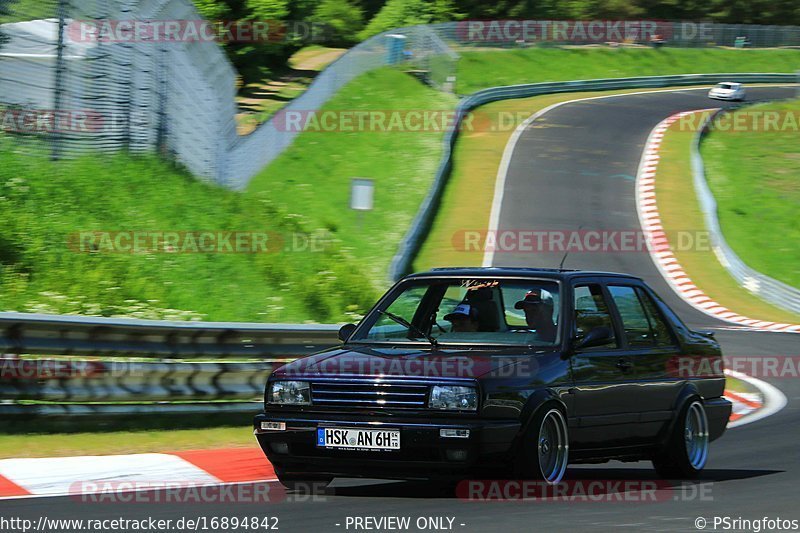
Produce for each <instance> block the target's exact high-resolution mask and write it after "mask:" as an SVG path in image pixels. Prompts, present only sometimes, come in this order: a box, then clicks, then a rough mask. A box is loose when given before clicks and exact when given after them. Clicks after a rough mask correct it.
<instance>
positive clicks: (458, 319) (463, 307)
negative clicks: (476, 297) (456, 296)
mask: <svg viewBox="0 0 800 533" xmlns="http://www.w3.org/2000/svg"><path fill="white" fill-rule="evenodd" d="M444 319H445V320H447V321H448V322H450V323H451V324H452V325H453V326H452V327H451V328H450V331H451V332H453V333H461V332H465V331H478V310H477V309H476V308H475V307H473V306H471V305H470V304H465V303H460V304H458V305H457V306H456V308H455V309H453V312H452V313H450V314H448V315H445V316H444Z"/></svg>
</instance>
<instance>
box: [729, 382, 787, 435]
mask: <svg viewBox="0 0 800 533" xmlns="http://www.w3.org/2000/svg"><path fill="white" fill-rule="evenodd" d="M725 374H726V375H728V376H731V377H734V378H736V379H739V380H741V381H744V382H746V383H748V384H749V385H750V386H752V387H753V388H755V389H756V390H757V391H758V392H757V393H746V392H734V391H731V390H725V393H724V396H725V397H726V398H727V399H729V400H730V401H731V402H732V403H733V412H732V413H731V416H730V419H729V421H728V428H729V429H730V428H735V427H739V426H743V425H745V424H750V423H752V422H755V421H757V420H761V419H763V418H766V417H768V416H770V415H774V414H775V413H777V412H778V411H780V410H781V409H783V408H784V407H786V404H787V403H788V400H787V398H786V395H784V394H783V393H782V392H781V391H780V390H779V389H778V388H777V387H775V386H774V385H770V384H769V383H767V382H766V381H762V380H760V379H757V378H754V377H752V376H748V375H747V374H742V373H741V372H736V371H735V370H725Z"/></svg>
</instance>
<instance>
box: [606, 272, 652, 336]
mask: <svg viewBox="0 0 800 533" xmlns="http://www.w3.org/2000/svg"><path fill="white" fill-rule="evenodd" d="M608 292H610V293H611V297H612V298H613V299H614V303H615V304H616V305H617V310H618V311H619V315H620V318H622V328H623V329H624V330H625V336H626V337H627V339H628V345H629V346H633V347H636V346H652V345H653V344H654V341H653V335H652V332H651V331H650V321H649V320H648V319H647V313H646V312H645V310H644V307H642V302H641V301H639V297H638V296H637V295H636V290H634V288H633V287H628V286H623V285H609V286H608Z"/></svg>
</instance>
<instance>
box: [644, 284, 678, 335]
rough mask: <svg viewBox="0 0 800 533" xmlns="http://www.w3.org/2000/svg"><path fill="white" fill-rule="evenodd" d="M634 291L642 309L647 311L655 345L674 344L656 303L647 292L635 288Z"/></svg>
mask: <svg viewBox="0 0 800 533" xmlns="http://www.w3.org/2000/svg"><path fill="white" fill-rule="evenodd" d="M636 292H637V293H638V294H639V298H640V299H641V301H642V304H644V310H645V311H646V312H647V319H648V320H649V321H650V330H651V331H652V334H653V338H655V342H656V345H658V346H671V345H673V344H675V341H673V339H672V334H671V333H670V329H669V326H668V325H667V323H666V321H665V320H664V319H663V318H662V316H661V313H660V312H659V310H658V307H656V303H655V302H654V301H653V299H652V298H651V297H650V295H649V294H647V292H645V291H643V290H642V289H639V288H637V289H636Z"/></svg>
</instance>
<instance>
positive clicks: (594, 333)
mask: <svg viewBox="0 0 800 533" xmlns="http://www.w3.org/2000/svg"><path fill="white" fill-rule="evenodd" d="M612 342H614V335H613V334H612V333H611V329H609V328H608V327H606V326H598V327H596V328H593V329H592V330H590V331H589V333H587V334H586V336H585V337H583V338H582V339H581V340H579V341H578V342H577V343H576V344H575V349H576V350H580V349H582V348H593V347H595V346H605V345H606V344H611V343H612Z"/></svg>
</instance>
